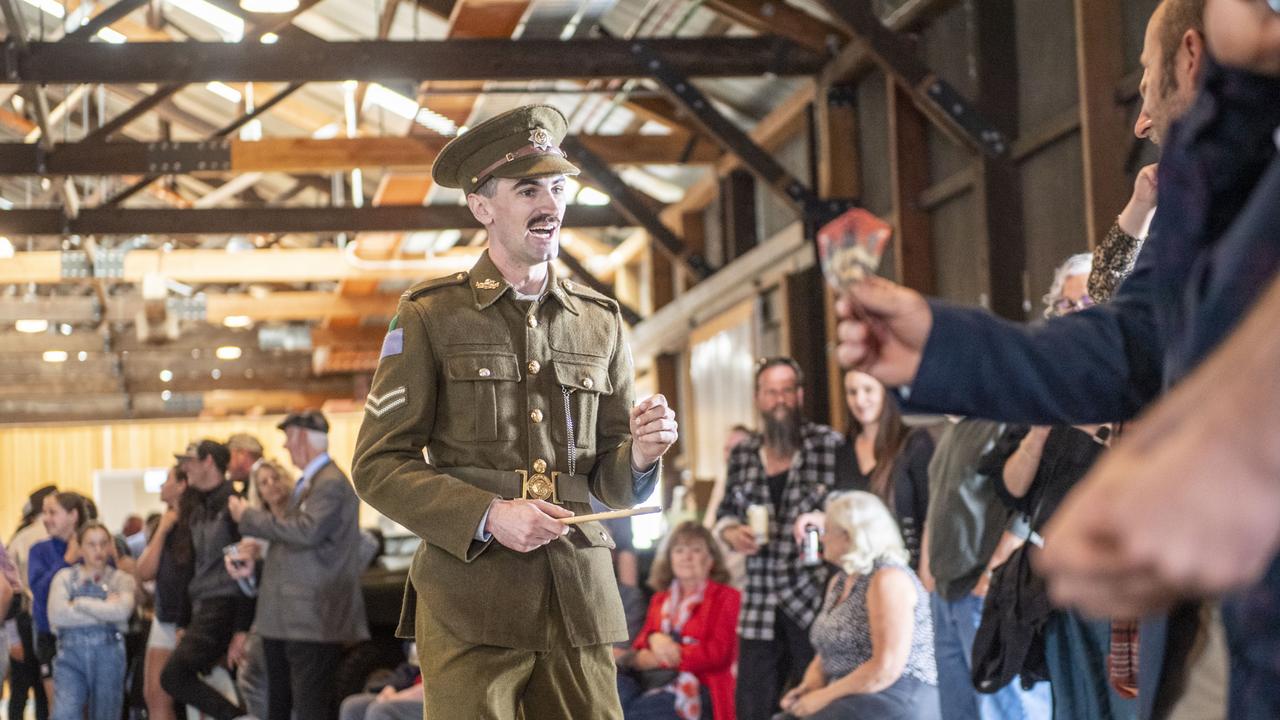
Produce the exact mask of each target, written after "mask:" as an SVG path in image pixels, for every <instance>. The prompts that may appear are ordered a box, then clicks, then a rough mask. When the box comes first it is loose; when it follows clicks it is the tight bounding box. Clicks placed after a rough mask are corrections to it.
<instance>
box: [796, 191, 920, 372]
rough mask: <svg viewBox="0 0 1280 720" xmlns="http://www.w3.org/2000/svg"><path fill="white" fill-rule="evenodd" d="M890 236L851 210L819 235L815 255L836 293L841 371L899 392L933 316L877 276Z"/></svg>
mask: <svg viewBox="0 0 1280 720" xmlns="http://www.w3.org/2000/svg"><path fill="white" fill-rule="evenodd" d="M891 235H892V228H891V227H890V226H889V225H888V224H887V223H885V222H884V221H883V220H880V219H879V218H877V217H876V216H875V215H872V214H871V213H869V212H867V211H866V210H863V209H861V208H855V209H853V210H850V211H849V212H847V213H845V214H843V215H841V216H840V217H838V218H836V219H835V220H833V221H831V222H830V223H827V224H826V225H824V226H823V227H822V229H821V230H819V231H818V253H819V258H820V260H821V262H822V271H823V275H824V276H825V277H826V278H827V282H828V283H829V284H830V285H831V287H832V288H833V289H834V290H835V291H836V297H837V300H836V316H837V318H838V319H839V326H838V328H837V337H838V338H839V344H838V346H837V347H836V358H837V360H838V361H839V363H840V366H841V367H843V368H845V369H847V370H861V371H863V372H866V373H869V374H871V375H873V376H875V377H876V378H877V379H878V380H880V381H881V382H883V383H884V384H885V385H888V386H890V387H898V386H901V385H909V384H910V383H911V381H912V380H913V379H914V378H915V376H916V371H917V370H918V369H919V367H920V358H921V355H922V354H923V351H924V344H925V341H926V340H928V339H929V330H930V328H931V327H932V325H933V313H932V312H931V311H930V310H929V305H928V303H926V302H925V299H924V296H923V295H921V294H920V293H918V292H916V291H914V290H911V289H909V288H905V287H903V286H901V285H897V284H895V283H892V282H890V281H888V280H885V279H884V278H881V277H879V276H878V275H876V271H877V270H879V268H880V261H881V259H882V258H883V257H884V251H885V248H886V247H887V246H888V243H889V238H890V236H891Z"/></svg>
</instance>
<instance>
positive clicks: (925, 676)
mask: <svg viewBox="0 0 1280 720" xmlns="http://www.w3.org/2000/svg"><path fill="white" fill-rule="evenodd" d="M823 542H824V549H823V555H824V557H825V558H826V560H827V561H828V562H830V563H833V564H835V565H838V566H839V567H840V572H837V573H836V574H835V576H834V577H832V578H831V582H830V584H829V585H828V586H827V595H826V599H825V601H824V602H823V605H822V612H821V613H819V614H818V617H817V619H815V620H814V621H813V627H812V628H811V629H810V635H809V637H810V640H812V642H813V647H814V650H816V651H817V654H816V656H815V657H814V659H813V662H812V663H811V664H810V665H809V669H808V671H806V672H805V675H804V680H803V681H802V682H801V683H800V685H799V686H797V687H796V688H795V689H794V690H792V691H791V692H789V693H787V695H786V696H785V697H783V699H782V709H783V711H784V712H783V713H782V714H780V715H779V716H777V717H778V718H815V719H817V720H850V719H854V718H875V719H876V720H936V719H937V718H939V717H940V710H939V707H938V669H937V664H936V663H935V662H934V656H933V618H932V616H931V615H930V611H929V595H928V593H927V592H926V591H925V589H924V587H923V586H922V585H921V584H920V579H919V578H918V577H916V574H915V573H914V572H912V570H911V568H910V567H909V566H908V565H907V559H908V555H907V549H906V547H905V546H904V545H903V543H902V534H901V533H900V532H899V531H898V526H897V523H895V522H894V520H893V515H892V514H890V512H889V509H888V508H887V507H885V504H884V503H883V502H882V501H881V500H880V498H878V497H876V496H875V495H872V494H871V493H867V492H848V493H835V494H833V495H831V497H830V498H829V499H828V500H827V523H826V535H825V537H824V538H823Z"/></svg>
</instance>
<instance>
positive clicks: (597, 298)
mask: <svg viewBox="0 0 1280 720" xmlns="http://www.w3.org/2000/svg"><path fill="white" fill-rule="evenodd" d="M560 287H562V288H564V290H565V292H567V293H569V294H570V295H576V296H578V297H580V298H584V299H586V300H591V301H593V302H595V303H597V304H599V305H603V306H604V307H605V308H607V309H609V310H611V311H613V312H618V311H619V307H618V301H617V300H614V299H613V298H611V297H609V296H608V295H605V294H603V293H599V292H596V291H595V290H593V289H592V288H590V287H588V286H586V285H583V284H582V283H577V282H573V281H572V280H561V281H560Z"/></svg>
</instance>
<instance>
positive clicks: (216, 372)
mask: <svg viewBox="0 0 1280 720" xmlns="http://www.w3.org/2000/svg"><path fill="white" fill-rule="evenodd" d="M209 377H211V378H213V379H214V380H219V379H221V378H222V371H221V370H219V369H218V368H214V369H213V372H211V373H209Z"/></svg>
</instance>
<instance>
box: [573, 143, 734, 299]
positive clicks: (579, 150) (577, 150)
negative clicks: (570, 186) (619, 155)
mask: <svg viewBox="0 0 1280 720" xmlns="http://www.w3.org/2000/svg"><path fill="white" fill-rule="evenodd" d="M560 147H561V148H562V149H564V151H565V152H566V153H568V155H569V157H570V158H572V160H573V162H574V163H576V164H577V165H578V166H579V167H581V168H582V170H583V171H584V172H586V173H587V174H588V175H590V176H591V177H592V179H594V180H595V181H596V182H597V183H599V184H600V186H601V187H602V188H603V189H604V192H605V194H606V195H608V196H609V198H610V199H611V200H612V201H613V204H614V205H615V206H617V208H618V210H620V211H621V212H622V214H623V215H624V216H626V217H627V218H629V219H630V220H631V221H632V222H634V223H635V224H637V225H639V226H640V227H643V228H644V229H645V231H647V232H648V233H649V234H650V235H651V236H652V237H653V239H654V240H656V241H657V242H658V244H659V245H660V246H661V247H662V248H663V249H664V250H665V251H666V252H667V254H669V255H670V256H671V259H672V261H673V262H676V263H679V264H682V265H684V266H685V267H687V268H688V269H689V271H690V272H691V273H692V274H693V275H694V276H695V277H697V278H698V279H700V280H701V279H703V278H706V277H707V276H709V275H710V274H711V268H710V266H708V265H707V262H706V260H705V259H704V258H702V257H701V256H698V255H693V254H690V253H689V248H688V247H686V246H685V244H684V241H683V240H681V239H680V238H679V237H678V236H677V235H676V234H675V233H674V232H672V231H671V229H670V228H668V227H667V226H666V224H665V223H663V222H662V219H661V218H659V217H658V214H657V213H655V212H654V211H653V210H652V209H650V208H649V206H648V205H647V204H646V203H645V201H644V199H643V198H642V197H640V195H639V194H638V193H637V192H636V191H635V190H632V189H631V186H630V185H628V184H626V183H625V182H623V180H622V178H620V177H618V175H617V173H615V172H614V171H613V168H611V167H609V163H607V162H605V161H604V160H602V159H600V157H599V156H597V155H596V154H595V153H593V152H591V151H590V150H588V149H587V148H586V147H585V146H584V145H583V144H582V143H580V142H578V140H577V138H574V137H573V136H572V135H570V136H568V137H566V138H565V139H564V140H563V141H561V143H560Z"/></svg>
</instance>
